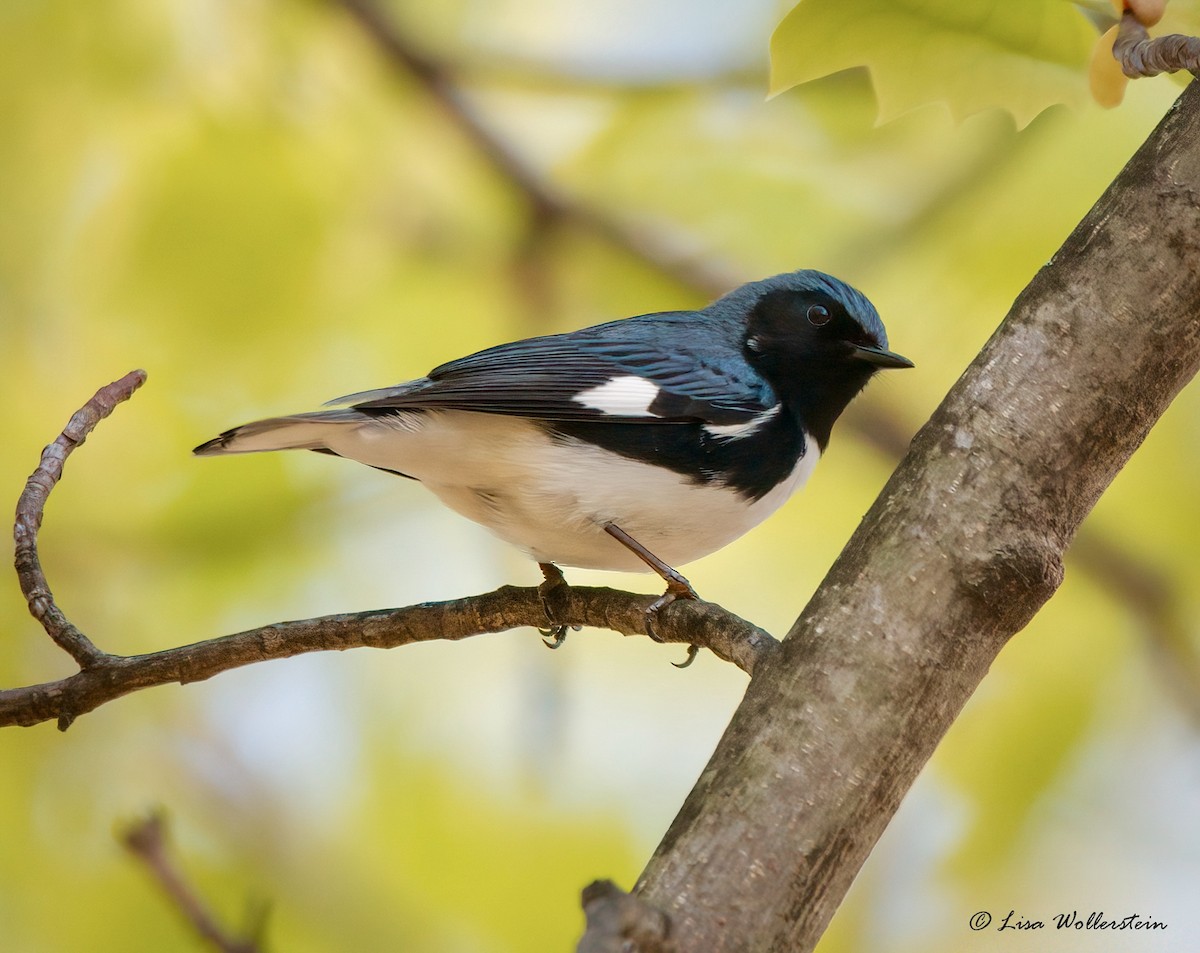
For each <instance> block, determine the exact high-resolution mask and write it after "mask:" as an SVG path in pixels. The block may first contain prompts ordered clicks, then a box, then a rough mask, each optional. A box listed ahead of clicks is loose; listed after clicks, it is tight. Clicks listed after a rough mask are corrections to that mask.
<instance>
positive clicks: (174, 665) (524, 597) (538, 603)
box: [0, 371, 778, 731]
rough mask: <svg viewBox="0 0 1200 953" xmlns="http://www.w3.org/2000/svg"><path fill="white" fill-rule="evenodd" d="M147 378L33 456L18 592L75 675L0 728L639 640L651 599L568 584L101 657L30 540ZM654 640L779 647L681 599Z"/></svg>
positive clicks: (739, 651) (749, 667)
mask: <svg viewBox="0 0 1200 953" xmlns="http://www.w3.org/2000/svg"><path fill="white" fill-rule="evenodd" d="M145 379H146V374H145V372H144V371H133V372H131V373H129V374H127V375H125V377H123V378H121V380H119V381H116V382H115V383H112V384H109V385H108V386H106V387H102V388H100V390H99V391H97V392H96V395H95V396H94V397H93V398H92V399H91V400H89V401H88V402H87V403H86V404H85V405H84V406H83V408H82V409H81V410H79V411H78V412H77V413H76V414H75V415H74V416H72V418H71V420H70V422H69V423H68V424H67V426H66V428H65V429H64V430H63V432H62V434H61V435H60V436H59V437H58V439H56V440H55V441H54V443H52V444H50V446H48V447H47V448H46V449H45V451H44V452H43V453H42V460H41V463H39V464H38V468H37V469H36V470H35V471H34V473H33V476H31V477H30V478H29V483H28V484H27V486H26V488H25V492H23V493H22V494H21V500H20V502H19V503H18V505H17V519H16V527H15V530H14V535H15V536H16V539H17V556H16V564H17V575H18V576H19V577H20V582H21V590H22V591H23V592H24V593H25V597H26V599H27V600H28V601H29V610H30V612H32V613H33V615H34V617H35V618H36V619H38V621H40V622H41V623H42V625H43V626H45V628H46V631H47V632H48V633H49V634H50V637H51V638H52V639H54V641H55V643H57V644H58V645H59V646H61V647H62V648H63V649H64V650H65V651H66V652H68V653H69V654H70V655H71V657H72V658H74V659H75V661H76V662H77V663H78V664H79V668H80V670H79V671H78V672H77V673H76V674H74V675H71V676H68V677H67V678H63V679H60V680H58V681H55V682H46V683H44V684H41V685H30V686H26V687H22V688H10V689H5V690H3V691H0V727H3V726H6V725H36V724H39V723H40V722H43V721H49V720H51V719H57V720H58V726H59V728H60V729H62V730H64V731H65V730H66V729H67V728H68V727H69V726H70V724H71V722H72V721H74V720H75V719H76V718H77V717H79V716H80V715H82V714H86V713H87V712H89V711H92V710H93V709H95V708H97V707H99V706H100V705H103V704H104V703H105V702H108V701H112V700H113V699H114V698H119V697H120V696H122V695H127V694H129V693H130V692H134V691H138V690H139V689H142V688H150V687H152V686H154V685H167V684H170V683H178V684H181V685H183V684H187V683H188V682H198V681H202V680H204V679H207V678H211V677H212V676H214V675H217V674H219V673H220V672H226V671H229V670H230V669H233V668H239V667H241V666H243V665H249V664H251V663H252V662H262V661H266V660H267V659H273V658H287V657H289V656H292V655H299V654H301V653H304V652H320V651H328V650H332V649H337V650H342V649H350V648H359V647H364V646H365V647H371V648H385V649H386V648H395V647H397V646H400V645H408V644H409V643H411V642H429V641H434V640H438V639H449V640H452V641H454V640H458V639H465V638H470V637H471V636H475V635H483V634H485V633H490V632H501V631H504V630H506V629H515V628H519V627H521V626H538V625H545V624H546V613H547V610H549V611H551V612H552V613H553V617H554V620H555V621H556V622H557V623H560V624H565V625H580V626H584V625H586V626H592V627H595V628H606V629H613V630H615V631H617V632H620V633H622V634H623V635H648V634H649V633H648V632H647V631H646V608H647V607H648V606H649V605H650V603H651V602H652V601H653V600H654V597H653V596H649V595H638V594H636V593H631V592H620V591H618V590H615V589H603V588H587V587H579V588H575V587H571V586H566V585H564V586H557V587H555V588H554V589H553V590H552V591H551V592H549V593H547V594H543V593H541V592H540V591H539V590H538V589H536V588H519V587H517V586H503V587H501V588H500V589H497V590H495V591H494V592H489V593H485V594H483V595H479V596H469V597H467V598H465V599H454V600H451V601H449V602H425V603H421V604H420V605H415V606H408V607H407V608H404V609H376V610H372V611H368V612H355V613H347V614H341V615H331V616H323V617H320V618H316V619H304V620H301V621H298V622H279V623H275V624H273V625H266V626H262V627H260V628H257V629H251V630H249V631H247V632H239V633H237V634H236V635H226V636H223V637H220V638H214V639H208V640H206V641H204V642H197V643H195V644H193V645H185V646H182V647H180V648H172V649H164V650H163V651H161V652H151V653H149V654H147V655H131V656H123V655H110V654H108V653H107V652H103V651H101V650H100V649H98V648H97V647H96V646H95V645H94V644H93V643H92V642H91V640H90V639H88V638H87V636H85V635H84V634H83V633H82V632H80V631H79V630H78V629H77V628H75V627H74V626H73V625H71V623H70V622H69V621H67V618H66V616H65V615H63V613H62V611H61V610H60V609H59V608H58V606H57V604H56V603H55V601H54V596H53V595H52V594H51V591H50V586H49V583H48V582H47V581H46V577H45V575H44V573H43V572H42V568H41V564H40V563H39V561H38V554H37V532H38V529H39V527H40V526H41V525H42V514H43V512H44V509H45V506H46V500H47V498H48V497H49V495H50V491H51V490H52V489H53V488H54V486H55V484H56V483H57V482H58V480H59V478H60V477H61V476H62V465H63V461H64V460H65V459H66V457H67V456H68V455H69V454H70V453H71V451H72V450H73V449H74V448H75V447H77V446H79V444H81V443H83V441H84V439H85V438H86V437H87V435H88V434H89V433H90V432H91V431H92V429H93V428H94V427H95V426H96V424H98V423H99V422H100V421H101V420H103V419H104V418H105V417H107V416H108V415H109V414H110V413H112V411H113V408H114V407H116V405H117V404H119V403H120V402H121V401H124V400H127V399H128V398H129V397H130V396H131V395H132V394H133V392H134V391H135V390H137V388H138V387H140V386H141V385H142V383H143V382H144V381H145ZM655 636H656V637H657V638H659V639H660V640H661V641H664V642H680V643H684V644H687V645H699V646H701V647H703V648H707V649H709V650H711V651H712V652H713V653H714V654H715V655H717V656H719V657H720V658H722V659H725V660H726V661H728V662H733V663H734V664H735V665H737V666H738V667H739V668H741V669H742V670H743V671H744V672H746V673H747V674H750V675H753V673H754V669H755V666H756V665H757V663H758V662H759V661H761V660H762V659H763V658H764V657H765V656H766V655H767V654H769V653H770V652H771V651H772V650H773V649H774V648H776V647H777V646H778V643H777V642H776V640H775V639H774V638H772V637H771V636H770V635H769V634H768V633H766V632H764V631H763V630H762V629H759V628H757V627H756V626H753V625H751V624H750V623H749V622H746V621H745V620H744V619H741V618H739V617H738V616H736V615H734V614H733V613H731V612H728V611H726V610H725V609H722V608H721V607H720V606H718V605H715V604H713V603H706V602H697V601H691V600H682V601H679V602H677V603H674V604H673V605H671V606H670V607H669V608H668V609H666V610H665V611H664V612H662V613H661V614H660V617H659V618H658V620H657V622H656V625H655Z"/></svg>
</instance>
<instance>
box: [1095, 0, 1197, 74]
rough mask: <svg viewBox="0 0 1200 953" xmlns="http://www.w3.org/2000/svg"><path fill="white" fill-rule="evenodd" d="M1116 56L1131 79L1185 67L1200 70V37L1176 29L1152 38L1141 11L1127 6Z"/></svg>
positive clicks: (1115, 52)
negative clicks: (1135, 11)
mask: <svg viewBox="0 0 1200 953" xmlns="http://www.w3.org/2000/svg"><path fill="white" fill-rule="evenodd" d="M1113 56H1114V57H1116V60H1117V62H1118V63H1120V64H1121V71H1122V72H1123V73H1124V74H1125V75H1126V76H1128V77H1129V78H1130V79H1140V78H1142V77H1145V76H1157V75H1158V74H1159V73H1178V72H1180V71H1182V70H1188V71H1189V72H1191V73H1196V72H1197V71H1200V37H1194V36H1182V35H1180V34H1178V33H1172V34H1171V35H1170V36H1160V37H1156V38H1154V39H1151V38H1150V33H1149V32H1148V31H1147V30H1146V27H1145V26H1143V25H1142V24H1141V23H1140V22H1139V21H1138V18H1137V15H1136V14H1135V13H1134V12H1133V11H1132V10H1126V11H1125V12H1124V13H1123V14H1122V15H1121V25H1120V29H1119V30H1118V31H1117V38H1116V40H1115V41H1114V42H1113Z"/></svg>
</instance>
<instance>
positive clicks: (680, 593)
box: [560, 523, 700, 668]
mask: <svg viewBox="0 0 1200 953" xmlns="http://www.w3.org/2000/svg"><path fill="white" fill-rule="evenodd" d="M604 532H606V533H608V535H609V536H611V537H612V538H613V539H615V540H616V541H617V542H618V543H620V544H621V545H622V546H624V547H625V548H626V549H628V550H629V551H630V552H631V553H633V554H634V555H635V556H637V558H638V559H640V560H641V561H642V562H644V563H645V564H646V565H647V566H649V567H650V568H651V569H653V570H654V571H655V572H656V573H658V574H659V575H660V576H662V578H663V580H664V581H665V582H666V584H667V591H666V592H664V593H663V594H662V595H661V596H659V597H658V598H657V599H655V600H654V601H653V602H652V603H650V605H649V606H648V607H647V608H646V634H647V635H648V636H650V638H652V639H653V640H654V641H655V642H662V641H664V640H663V639H662V638H661V637H660V636H659V634H658V632H657V631H656V630H655V628H654V620H655V619H657V618H658V613H659V611H660V610H661V609H663V608H665V607H666V606H669V605H670V604H671V603H672V602H674V601H675V600H676V599H699V598H700V596H698V595H697V594H696V590H695V589H693V588H692V584H691V583H690V582H688V581H687V580H686V579H685V578H684V577H683V574H682V573H680V572H679V571H678V570H677V569H673V568H672V567H671V566H669V565H667V564H666V563H665V562H663V561H662V560H661V559H659V558H658V557H657V556H655V555H654V553H652V552H650V550H648V549H647V548H646V547H645V546H643V545H642V544H641V543H639V542H638V541H637V540H636V539H634V538H633V537H632V536H630V535H629V534H628V533H627V532H625V530H623V529H621V527H619V526H618V525H617V524H616V523H607V524H605V526H604ZM560 575H561V573H560ZM699 651H700V646H698V645H689V646H688V654H687V658H686V659H684V660H683V661H682V662H672V663H671V664H672V665H674V666H675V667H676V668H687V667H688V666H689V665H691V664H692V662H694V661H695V660H696V654H697V653H698V652H699Z"/></svg>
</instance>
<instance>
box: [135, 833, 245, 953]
mask: <svg viewBox="0 0 1200 953" xmlns="http://www.w3.org/2000/svg"><path fill="white" fill-rule="evenodd" d="M166 826H167V822H166V819H165V818H164V816H163V815H162V814H161V813H154V814H151V815H149V816H148V817H146V818H144V819H143V820H141V821H138V822H137V823H135V824H133V825H131V826H130V827H128V828H127V829H126V830H125V831H124V832H123V833H122V835H121V843H122V844H124V846H125V849H126V850H128V851H129V852H130V853H131V854H133V856H134V857H136V858H137V859H138V860H140V861H141V862H142V863H143V864H144V865H145V866H146V869H147V870H148V871H149V872H150V875H151V876H152V877H153V878H154V880H155V881H156V882H157V883H158V885H159V886H160V887H161V888H162V889H163V892H164V893H165V894H166V895H167V897H168V899H169V900H170V901H171V903H172V904H173V905H174V906H175V907H176V908H177V909H178V910H179V912H180V913H182V914H183V916H184V918H185V919H186V920H187V921H188V923H190V924H191V925H192V927H193V928H194V929H195V931H196V932H197V933H198V934H199V935H200V936H201V937H202V938H203V939H204V940H206V941H207V942H208V943H209V944H211V945H212V946H213V947H214V948H215V949H217V950H220V951H221V953H260V951H261V949H262V947H261V945H260V942H259V940H258V939H256V937H259V936H260V935H261V933H262V926H263V924H262V922H261V921H262V917H261V916H259V917H256V918H255V919H256V920H258V921H259V922H258V923H256V924H255V925H254V927H253V928H252V929H251V930H249V931H248V934H249V935H248V936H246V937H235V936H231V935H230V934H229V932H228V931H227V930H225V928H224V927H222V926H221V924H220V922H219V921H218V920H217V918H216V916H215V915H214V914H213V913H212V912H211V911H210V910H209V909H208V907H207V906H206V905H205V904H204V901H203V900H202V899H201V898H200V895H199V894H198V893H197V892H196V891H195V890H194V889H193V888H192V887H191V886H190V885H189V884H188V882H187V880H186V879H185V878H184V876H183V873H182V871H180V870H179V868H178V867H177V866H176V865H175V863H174V861H173V860H172V859H171V857H170V855H169V853H168V851H167V835H166Z"/></svg>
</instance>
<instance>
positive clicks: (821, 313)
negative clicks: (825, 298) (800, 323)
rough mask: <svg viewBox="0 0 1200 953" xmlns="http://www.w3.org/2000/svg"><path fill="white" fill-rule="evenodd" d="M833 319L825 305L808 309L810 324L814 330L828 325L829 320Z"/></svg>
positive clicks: (811, 306)
mask: <svg viewBox="0 0 1200 953" xmlns="http://www.w3.org/2000/svg"><path fill="white" fill-rule="evenodd" d="M831 317H833V315H831V314H830V313H829V309H828V308H826V307H825V306H824V305H820V304H814V305H810V306H809V308H808V323H809V324H811V325H812V326H813V327H814V328H819V327H821V326H822V325H825V324H828V323H829V319H830V318H831Z"/></svg>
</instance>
